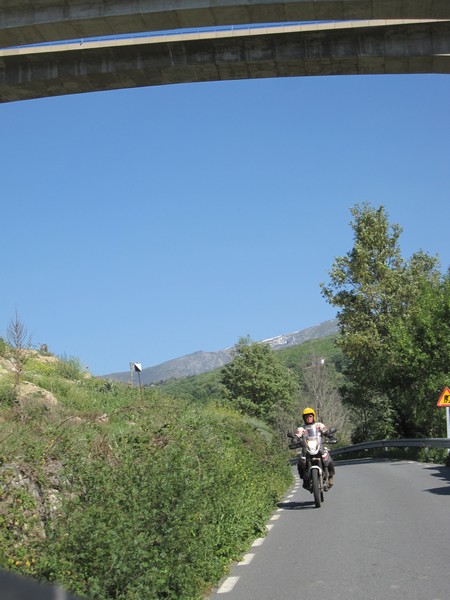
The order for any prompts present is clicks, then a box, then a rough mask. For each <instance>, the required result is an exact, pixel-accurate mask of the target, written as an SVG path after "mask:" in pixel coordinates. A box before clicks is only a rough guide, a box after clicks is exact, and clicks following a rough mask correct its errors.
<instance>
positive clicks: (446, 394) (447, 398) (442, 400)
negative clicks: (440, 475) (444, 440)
mask: <svg viewBox="0 0 450 600" xmlns="http://www.w3.org/2000/svg"><path fill="white" fill-rule="evenodd" d="M437 405H438V406H445V410H446V411H447V437H448V438H450V389H449V388H448V387H446V388H445V390H444V391H443V392H442V394H441V395H440V396H439V400H438V403H437ZM448 454H449V456H450V449H449V450H448Z"/></svg>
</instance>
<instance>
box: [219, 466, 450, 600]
mask: <svg viewBox="0 0 450 600" xmlns="http://www.w3.org/2000/svg"><path fill="white" fill-rule="evenodd" d="M284 598H286V599H287V598H288V599H289V600H324V599H325V600H326V599H327V598H329V599H330V600H400V599H401V600H448V599H449V598H450V468H446V467H442V466H438V465H431V464H423V463H416V462H409V461H383V460H371V459H367V460H345V461H339V462H336V477H335V486H334V487H333V488H332V489H331V490H330V491H329V492H328V493H327V494H326V495H325V502H324V503H323V504H322V506H321V508H318V509H317V508H314V502H313V497H312V495H311V494H310V493H309V492H307V491H305V490H303V489H302V488H301V486H300V482H299V481H298V478H297V476H296V484H295V486H294V487H293V489H292V490H291V491H290V492H289V493H288V494H287V496H286V497H285V499H284V500H283V501H282V502H280V503H279V506H278V510H277V511H276V512H274V513H273V515H272V518H271V519H270V521H269V523H268V533H267V536H266V537H264V538H261V539H259V540H256V541H255V543H254V544H253V546H252V547H251V548H250V549H249V550H248V552H247V554H246V555H245V556H244V557H243V560H242V561H241V562H240V563H239V564H236V565H234V566H233V568H232V570H231V572H230V573H229V575H228V576H227V577H225V578H224V579H223V580H222V581H221V582H220V585H219V587H218V588H216V589H214V590H213V592H212V593H211V595H210V596H209V599H210V600H282V599H284Z"/></svg>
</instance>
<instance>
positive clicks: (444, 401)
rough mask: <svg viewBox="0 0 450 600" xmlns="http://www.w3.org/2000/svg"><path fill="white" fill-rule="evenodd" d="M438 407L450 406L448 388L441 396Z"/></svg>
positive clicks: (449, 391)
mask: <svg viewBox="0 0 450 600" xmlns="http://www.w3.org/2000/svg"><path fill="white" fill-rule="evenodd" d="M437 405H438V406H450V390H449V389H448V387H446V388H445V390H444V391H443V392H442V394H441V395H440V396H439V400H438V403H437Z"/></svg>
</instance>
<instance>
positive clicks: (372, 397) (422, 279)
mask: <svg viewBox="0 0 450 600" xmlns="http://www.w3.org/2000/svg"><path fill="white" fill-rule="evenodd" d="M351 214H352V216H353V218H354V220H353V222H352V223H351V226H352V228H353V230H354V247H353V249H352V250H351V251H350V252H348V253H347V254H346V256H344V257H340V258H336V259H335V261H334V264H333V267H332V269H331V271H330V283H329V284H328V285H325V284H322V286H321V287H322V293H323V295H324V297H325V298H326V299H327V300H328V301H329V302H330V303H331V304H332V305H333V306H336V307H338V309H339V311H338V320H339V326H340V336H339V338H338V343H339V345H340V346H341V348H342V350H343V353H344V355H345V357H346V371H345V374H346V377H347V385H346V386H345V388H344V390H343V394H344V399H345V400H346V401H347V402H348V403H349V404H351V405H352V406H353V407H355V409H356V410H357V411H359V414H360V417H361V418H362V421H361V423H360V427H359V432H357V436H358V435H359V436H360V437H365V436H367V437H374V436H383V437H387V436H389V435H392V434H393V433H395V432H396V433H398V434H400V435H413V434H414V433H417V419H415V418H414V417H413V418H411V415H412V414H413V411H411V410H410V405H409V406H407V405H405V404H404V403H403V402H402V401H401V400H400V399H399V388H398V386H394V385H393V383H394V378H393V371H392V367H391V365H390V353H392V348H393V345H394V342H395V339H397V342H399V340H400V337H401V336H400V334H399V333H398V335H397V337H396V338H395V336H394V334H393V332H394V331H397V332H399V331H400V330H399V327H400V324H401V323H411V322H412V317H413V315H414V314H415V313H416V312H417V310H418V298H420V297H421V292H422V290H424V289H425V288H427V289H429V290H430V289H431V290H435V289H436V286H437V285H438V283H439V282H440V273H439V269H438V267H439V263H438V260H437V259H436V258H434V257H430V256H429V255H427V254H426V253H424V252H418V253H416V254H414V255H413V256H412V257H411V259H410V260H409V261H408V262H406V261H404V260H403V258H402V256H401V252H400V247H399V237H400V234H401V231H402V230H401V228H400V227H399V225H397V224H393V225H391V224H390V223H389V220H388V215H387V213H386V211H385V209H384V207H383V206H380V207H379V208H377V209H375V208H373V207H372V206H370V205H369V204H368V203H364V204H362V205H359V204H358V205H356V206H355V207H353V208H352V209H351ZM427 286H428V287H427ZM417 350H418V348H417V347H416V348H415V351H417ZM403 360H405V357H404V356H403ZM397 375H398V372H397ZM418 376H419V375H418V373H416V378H415V379H414V382H415V384H416V385H417V377H418ZM402 384H403V385H406V382H405V381H404V380H403V381H402ZM411 385H413V384H412V382H411V381H410V382H409V384H408V386H409V388H410V391H411ZM402 390H403V391H404V392H405V391H406V390H405V388H402ZM412 402H416V400H412Z"/></svg>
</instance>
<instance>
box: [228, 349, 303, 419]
mask: <svg viewBox="0 0 450 600" xmlns="http://www.w3.org/2000/svg"><path fill="white" fill-rule="evenodd" d="M221 382H222V384H223V385H224V387H225V395H226V397H227V398H228V399H229V400H231V401H232V402H233V403H234V404H235V406H237V407H238V408H239V409H240V410H242V411H243V412H245V413H247V414H249V415H251V416H255V417H258V418H260V419H263V420H265V421H268V422H272V423H274V422H275V421H277V419H278V414H277V413H280V412H281V413H282V412H286V411H289V410H290V409H291V407H292V404H293V400H294V396H295V393H296V390H297V387H298V386H297V383H296V381H295V378H294V377H293V375H292V374H291V372H290V371H289V370H288V369H287V368H286V367H284V366H283V365H282V364H281V363H280V362H279V360H278V358H277V357H276V356H275V352H274V351H273V350H272V349H271V348H270V346H269V345H268V344H264V343H261V342H252V341H251V340H250V339H249V338H248V337H247V338H240V339H239V341H238V343H237V344H236V346H235V347H234V358H233V360H232V361H231V362H230V363H228V364H227V365H225V367H223V369H222V373H221Z"/></svg>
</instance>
